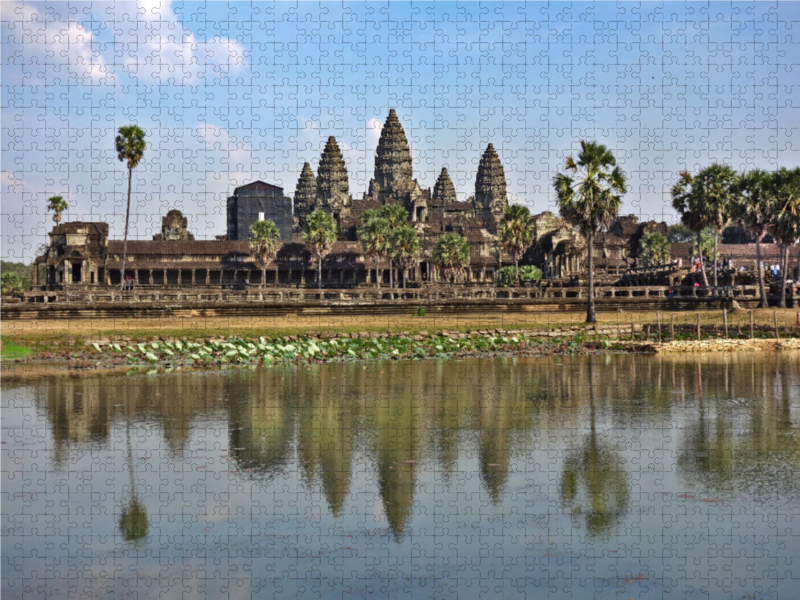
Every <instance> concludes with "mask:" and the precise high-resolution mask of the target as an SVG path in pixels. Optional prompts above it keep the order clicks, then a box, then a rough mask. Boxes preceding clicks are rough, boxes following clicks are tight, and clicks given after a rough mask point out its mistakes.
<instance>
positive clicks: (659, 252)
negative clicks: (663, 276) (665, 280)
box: [638, 231, 670, 266]
mask: <svg viewBox="0 0 800 600" xmlns="http://www.w3.org/2000/svg"><path fill="white" fill-rule="evenodd" d="M638 256H639V259H640V260H641V261H642V262H643V263H644V264H645V265H647V266H653V265H663V264H665V263H668V262H669V259H670V243H669V239H667V236H665V235H664V234H663V233H659V232H658V231H651V232H649V233H645V234H644V235H643V236H642V237H641V239H640V240H639V254H638Z"/></svg>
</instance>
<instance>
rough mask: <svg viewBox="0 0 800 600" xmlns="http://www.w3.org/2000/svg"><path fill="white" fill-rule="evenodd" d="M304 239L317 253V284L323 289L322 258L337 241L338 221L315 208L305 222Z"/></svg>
mask: <svg viewBox="0 0 800 600" xmlns="http://www.w3.org/2000/svg"><path fill="white" fill-rule="evenodd" d="M303 239H304V240H305V242H306V244H307V245H308V247H309V248H311V251H312V252H313V253H314V254H316V255H317V285H318V286H319V289H320V291H322V259H323V258H325V257H326V256H327V255H328V254H329V253H330V251H331V249H332V248H333V243H334V242H335V241H336V221H334V220H333V217H332V216H331V214H330V213H326V212H323V211H321V210H315V211H314V212H312V213H311V214H310V215H308V217H307V218H306V222H305V223H304V224H303Z"/></svg>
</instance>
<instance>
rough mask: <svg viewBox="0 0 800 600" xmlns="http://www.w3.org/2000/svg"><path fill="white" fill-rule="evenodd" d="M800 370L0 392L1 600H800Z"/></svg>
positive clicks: (644, 370)
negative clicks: (388, 599)
mask: <svg viewBox="0 0 800 600" xmlns="http://www.w3.org/2000/svg"><path fill="white" fill-rule="evenodd" d="M799 426H800V355H798V354H796V353H782V354H777V355H751V354H747V353H741V354H739V355H736V356H705V357H702V358H698V357H690V358H686V357H677V358H663V357H654V356H631V355H609V356H592V357H575V358H562V357H550V358H544V359H542V358H526V359H522V358H518V359H515V358H498V359H471V360H463V361H455V360H451V361H414V362H387V363H366V364H365V363H348V364H328V365H314V366H307V367H299V368H298V367H295V366H285V367H280V366H279V367H273V368H270V369H252V370H230V371H222V372H204V373H197V372H193V373H188V372H187V373H178V372H172V373H159V374H146V373H140V374H128V375H102V376H101V375H88V376H85V377H81V378H68V377H61V376H54V377H49V378H48V377H45V378H41V379H39V380H37V381H35V382H31V381H26V382H24V383H22V382H20V383H14V382H13V381H11V380H5V381H4V382H3V386H2V440H3V443H2V476H3V480H2V520H3V522H2V533H3V539H2V594H3V597H4V598H28V597H29V598H58V599H64V598H87V597H88V598H91V597H101V598H105V597H108V598H112V597H113V598H125V597H133V598H181V599H192V598H256V597H258V598H261V597H263V598H350V597H354V598H359V597H391V598H414V599H415V600H421V599H423V598H565V599H569V600H574V599H577V598H624V599H627V598H637V599H639V598H737V599H738V598H742V597H751V598H798V597H800V469H799V467H800V434H799V432H800V429H798V427H799Z"/></svg>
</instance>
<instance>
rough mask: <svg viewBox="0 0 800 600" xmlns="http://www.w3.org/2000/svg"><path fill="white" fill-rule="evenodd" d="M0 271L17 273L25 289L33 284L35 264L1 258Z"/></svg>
mask: <svg viewBox="0 0 800 600" xmlns="http://www.w3.org/2000/svg"><path fill="white" fill-rule="evenodd" d="M0 273H16V274H17V275H19V277H20V279H22V285H23V286H24V288H25V289H28V288H29V287H30V286H31V285H33V265H25V264H22V263H17V262H9V261H6V260H0Z"/></svg>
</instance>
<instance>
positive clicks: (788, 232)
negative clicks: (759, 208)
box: [767, 168, 800, 246]
mask: <svg viewBox="0 0 800 600" xmlns="http://www.w3.org/2000/svg"><path fill="white" fill-rule="evenodd" d="M771 179H772V182H773V189H774V194H775V201H774V209H773V210H772V213H771V218H770V222H769V224H768V226H767V229H768V231H769V232H770V234H772V237H774V238H775V240H776V241H777V242H779V243H781V244H783V245H784V246H789V245H791V244H793V243H794V242H795V240H797V238H798V237H800V168H798V169H785V168H784V169H779V170H778V171H776V172H775V173H773V174H772V177H771Z"/></svg>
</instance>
